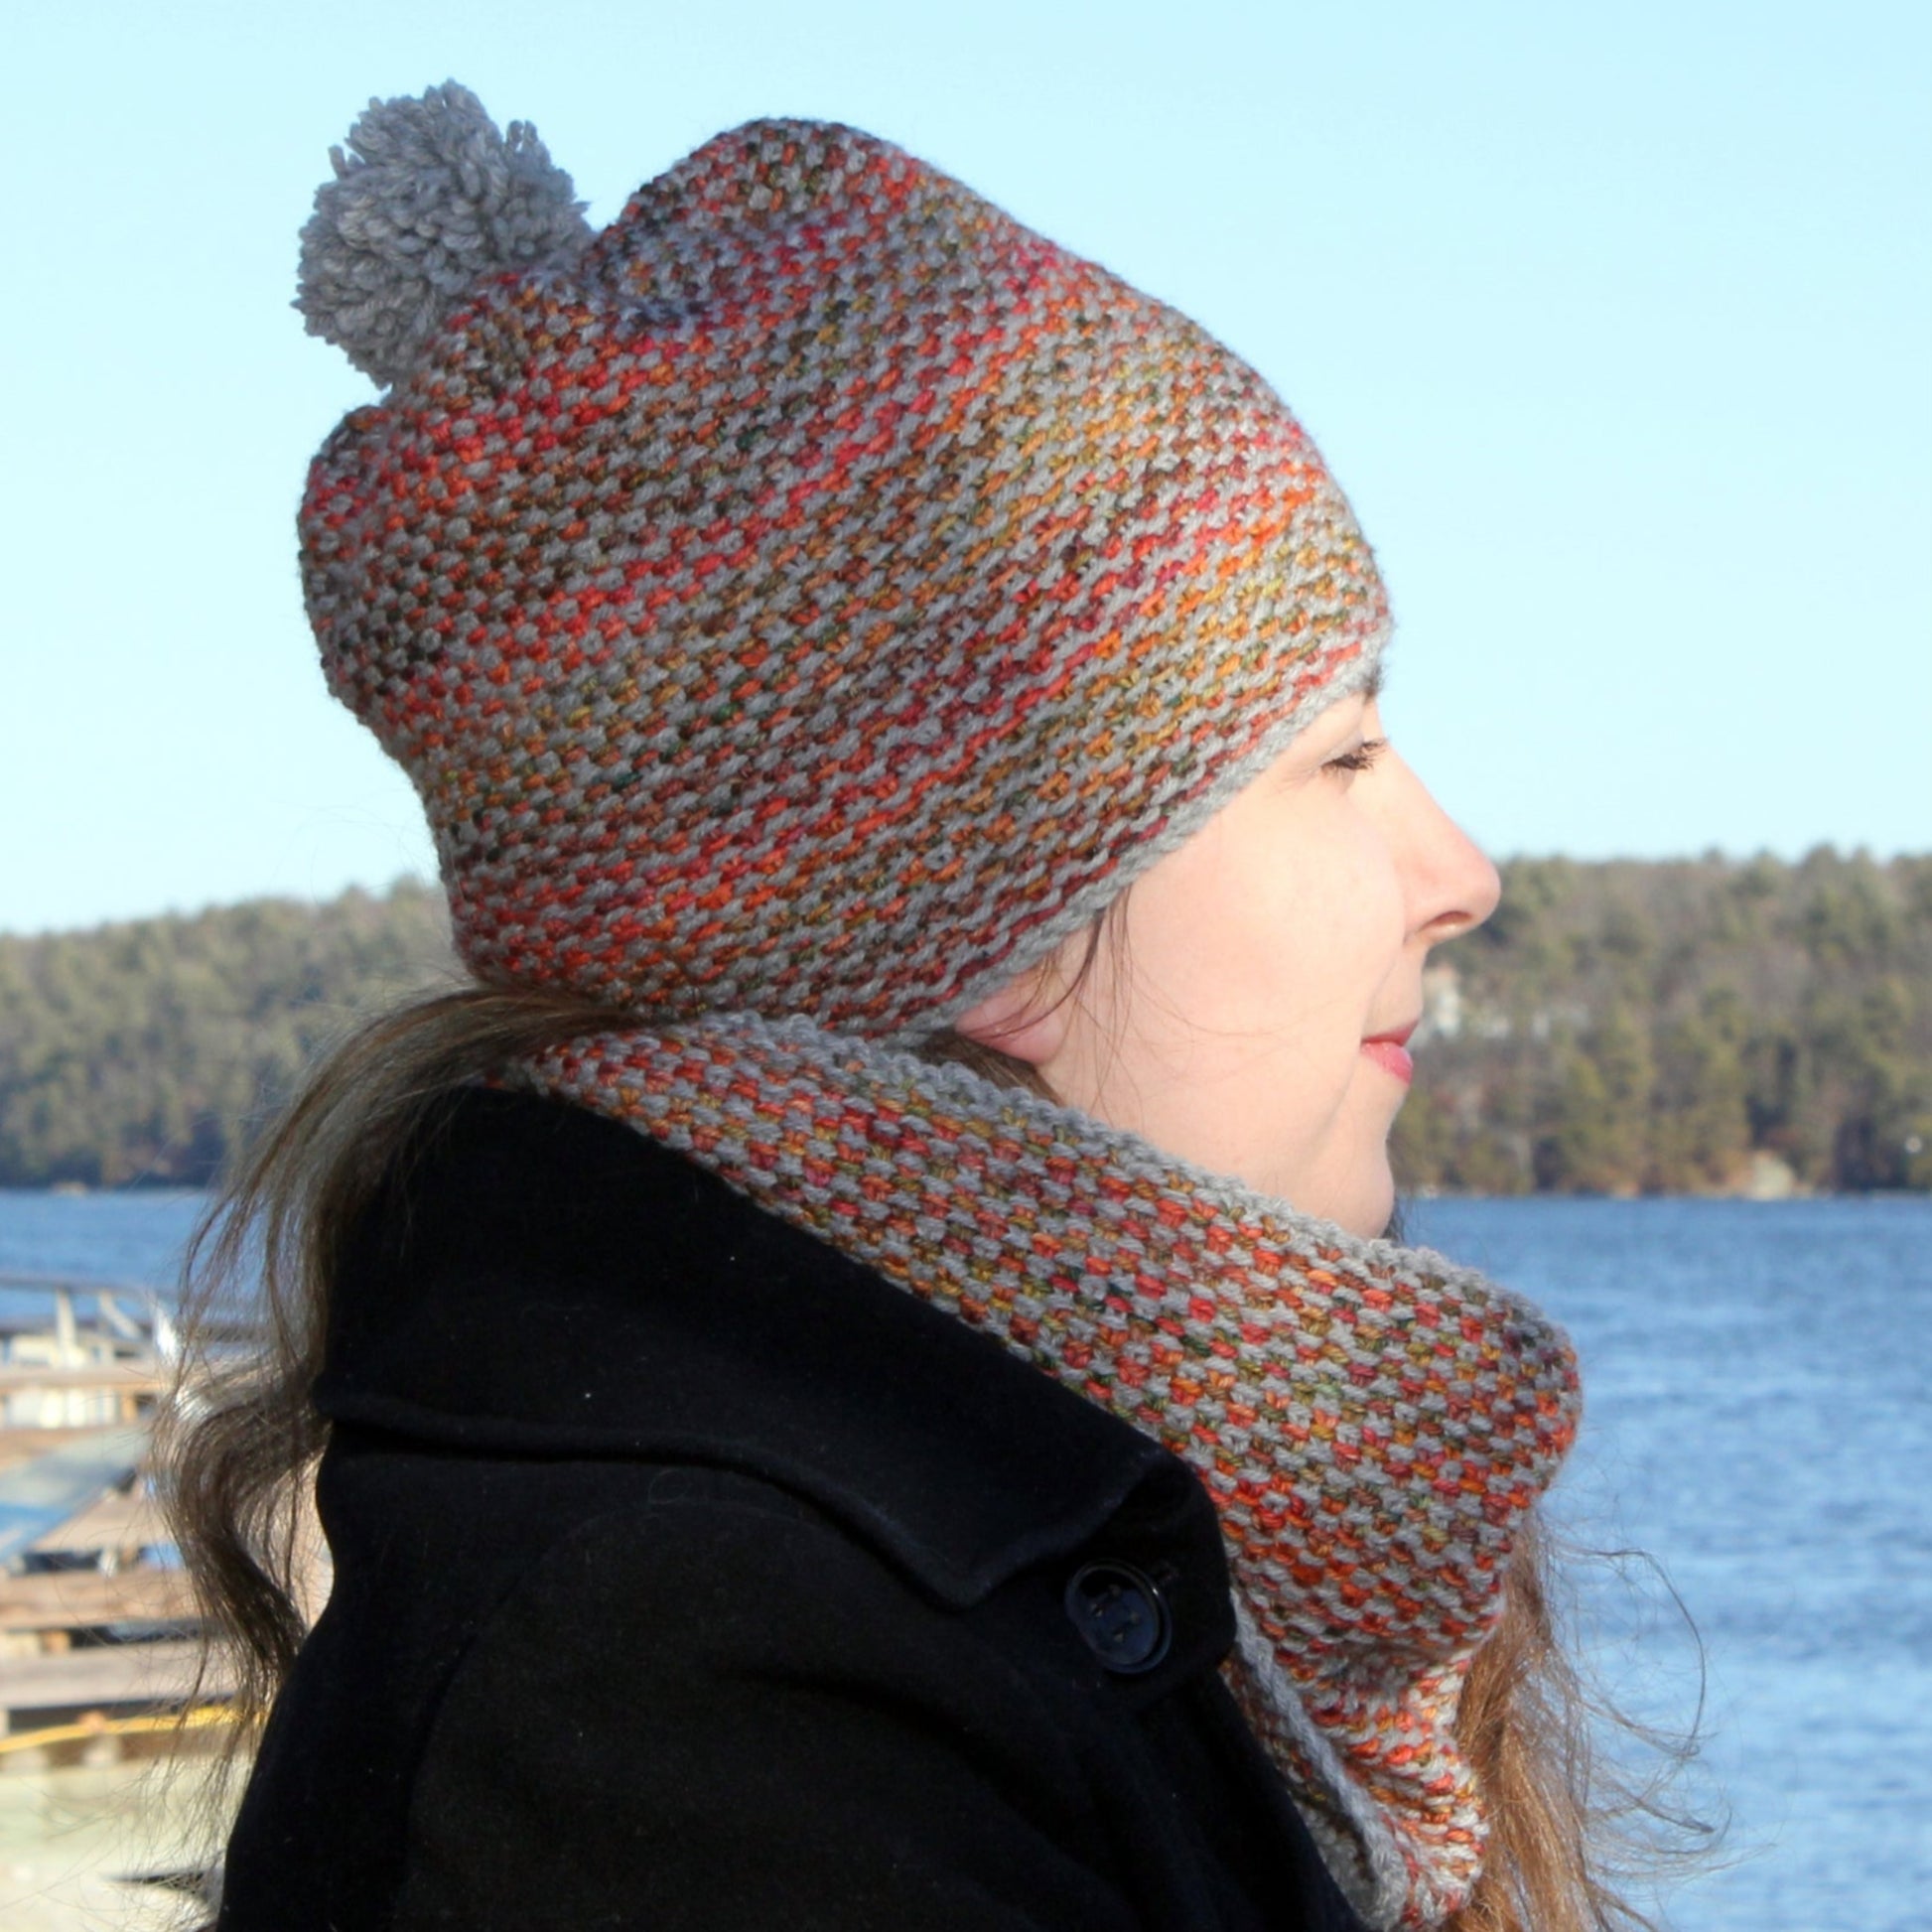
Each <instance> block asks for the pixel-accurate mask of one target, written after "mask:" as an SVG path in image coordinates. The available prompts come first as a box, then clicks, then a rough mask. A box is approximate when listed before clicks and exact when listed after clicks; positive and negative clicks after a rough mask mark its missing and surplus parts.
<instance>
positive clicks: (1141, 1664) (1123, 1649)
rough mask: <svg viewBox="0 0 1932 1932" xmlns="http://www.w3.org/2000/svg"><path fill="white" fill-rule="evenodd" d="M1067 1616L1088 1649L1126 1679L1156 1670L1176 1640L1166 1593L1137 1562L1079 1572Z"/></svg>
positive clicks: (1097, 1565) (1070, 1591)
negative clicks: (1163, 1596)
mask: <svg viewBox="0 0 1932 1932" xmlns="http://www.w3.org/2000/svg"><path fill="white" fill-rule="evenodd" d="M1066 1613H1067V1615H1068V1616H1070V1617H1071V1618H1072V1619H1073V1627H1074V1629H1076V1630H1077V1631H1079V1633H1080V1635H1081V1637H1082V1638H1083V1639H1084V1640H1085V1642H1086V1646H1087V1648H1088V1649H1089V1650H1091V1651H1092V1652H1093V1654H1094V1655H1095V1656H1096V1657H1098V1658H1099V1659H1100V1661H1101V1663H1102V1664H1104V1665H1105V1666H1106V1668H1107V1669H1108V1670H1110V1671H1113V1672H1114V1673H1115V1674H1116V1675H1117V1676H1120V1677H1138V1676H1139V1675H1140V1674H1141V1673H1142V1672H1143V1671H1150V1670H1152V1669H1154V1667H1155V1666H1156V1665H1157V1664H1158V1663H1160V1661H1161V1660H1162V1658H1164V1657H1165V1656H1166V1655H1167V1654H1168V1646H1169V1645H1170V1644H1171V1643H1173V1618H1172V1617H1171V1616H1169V1614H1168V1606H1167V1604H1166V1603H1164V1602H1163V1601H1162V1600H1161V1592H1160V1591H1159V1590H1158V1589H1156V1588H1155V1587H1154V1583H1153V1580H1152V1579H1151V1578H1149V1577H1147V1576H1145V1575H1144V1574H1143V1573H1142V1572H1140V1571H1138V1570H1136V1569H1135V1568H1134V1566H1133V1565H1132V1564H1131V1563H1090V1564H1088V1565H1086V1567H1085V1568H1084V1569H1081V1570H1078V1571H1075V1572H1074V1576H1073V1581H1072V1582H1071V1583H1070V1584H1068V1585H1067V1587H1066Z"/></svg>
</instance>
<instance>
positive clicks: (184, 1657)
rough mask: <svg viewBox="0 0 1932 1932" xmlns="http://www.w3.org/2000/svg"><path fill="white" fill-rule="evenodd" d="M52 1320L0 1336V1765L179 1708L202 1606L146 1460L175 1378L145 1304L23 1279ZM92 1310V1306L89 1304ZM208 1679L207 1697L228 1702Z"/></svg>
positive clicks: (164, 1328)
mask: <svg viewBox="0 0 1932 1932" xmlns="http://www.w3.org/2000/svg"><path fill="white" fill-rule="evenodd" d="M0 1285H5V1286H7V1287H15V1288H22V1287H24V1288H34V1289H43V1290H47V1291H50V1292H51V1293H52V1295H53V1297H54V1308H55V1317H54V1320H53V1322H52V1323H51V1324H48V1325H44V1326H22V1327H17V1328H14V1329H10V1330H6V1331H0V1770H4V1769H6V1768H9V1766H10V1764H11V1763H12V1762H14V1761H24V1759H25V1757H26V1756H27V1754H28V1753H29V1752H33V1753H34V1754H35V1755H36V1757H38V1758H41V1759H44V1758H45V1757H46V1756H47V1754H48V1753H47V1751H45V1750H41V1749H39V1748H38V1740H40V1739H42V1738H47V1739H50V1740H51V1739H57V1738H68V1737H69V1736H72V1735H75V1734H78V1735H82V1736H86V1737H88V1738H89V1739H90V1740H91V1742H92V1745H93V1747H94V1748H95V1749H98V1747H99V1744H100V1742H101V1741H103V1740H105V1739H106V1738H109V1737H113V1736H115V1735H117V1734H118V1733H120V1732H122V1731H127V1732H130V1733H131V1732H134V1731H137V1730H140V1729H142V1728H144V1727H145V1726H147V1725H150V1724H151V1723H152V1721H154V1720H156V1719H157V1718H161V1717H166V1716H172V1715H173V1714H176V1713H179V1712H180V1711H181V1710H182V1709H183V1707H184V1705H185V1704H186V1702H187V1700H188V1698H189V1696H190V1694H191V1689H192V1687H193V1685H194V1681H195V1668H196V1661H197V1658H198V1655H199V1644H198V1642H197V1638H198V1635H199V1632H200V1627H201V1626H200V1618H199V1612H198V1609H197V1606H196V1603H195V1598H194V1592H193V1590H192V1588H191V1587H190V1585H189V1581H188V1577H187V1574H186V1572H185V1571H184V1570H183V1569H182V1567H181V1564H180V1560H179V1557H178V1556H177V1554H176V1552H175V1549H174V1545H173V1543H172V1540H171V1538H170V1536H169V1531H168V1528H167V1524H166V1522H165V1521H164V1519H163V1517H162V1514H161V1510H160V1506H159V1504H158V1502H157V1500H156V1498H155V1494H154V1487H153V1482H152V1473H151V1470H150V1467H149V1449H150V1429H151V1425H152V1423H153V1421H154V1418H155V1417H156V1415H157V1414H158V1412H159V1409H160V1406H161V1404H162V1402H163V1401H164V1399H165V1398H166V1396H167V1393H168V1391H169V1389H170V1388H171V1386H172V1384H173V1380H174V1363H173V1360H172V1359H171V1357H172V1353H173V1346H174V1334H173V1329H172V1326H171V1324H170V1323H169V1322H168V1319H167V1316H166V1313H165V1311H162V1310H161V1308H160V1306H159V1304H158V1303H156V1302H155V1301H154V1299H153V1298H152V1297H151V1296H148V1297H145V1298H144V1292H143V1291H140V1290H129V1289H126V1288H125V1287H122V1286H118V1285H111V1284H110V1285H102V1284H88V1283H78V1282H73V1281H69V1280H49V1279H44V1278H29V1277H21V1276H18V1275H14V1276H4V1277H0ZM90 1302H91V1305H92V1306H91V1309H89V1306H88V1305H89V1303H90ZM228 1689H229V1686H228V1684H227V1683H226V1682H225V1681H224V1680H221V1679H216V1680H214V1681H211V1682H205V1683H204V1684H203V1686H202V1691H201V1696H202V1699H203V1701H204V1702H208V1701H215V1702H218V1700H219V1699H220V1698H221V1697H223V1696H225V1695H226V1693H227V1691H228Z"/></svg>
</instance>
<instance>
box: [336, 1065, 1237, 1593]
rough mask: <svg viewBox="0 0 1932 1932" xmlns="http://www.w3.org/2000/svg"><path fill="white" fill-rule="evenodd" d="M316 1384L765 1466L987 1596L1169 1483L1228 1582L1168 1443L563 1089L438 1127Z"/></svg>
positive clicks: (481, 1103)
mask: <svg viewBox="0 0 1932 1932" xmlns="http://www.w3.org/2000/svg"><path fill="white" fill-rule="evenodd" d="M316 1399H317V1403H318V1405H319V1407H320V1408H321V1409H322V1411H323V1413H324V1414H325V1415H327V1416H328V1417H330V1418H331V1419H332V1420H335V1421H339V1422H355V1423H360V1424H364V1425H367V1426H373V1427H378V1428H382V1429H385V1430H388V1431H390V1432H393V1433H397V1434H401V1435H403V1436H407V1437H412V1438H415V1439H418V1440H421V1441H425V1442H428V1443H433V1444H439V1445H443V1446H446V1447H450V1448H457V1449H468V1450H473V1451H482V1452H492V1451H494V1452H502V1453H509V1454H516V1455H527V1454H532V1453H537V1454H546V1455H559V1456H567V1455H585V1454H588V1455H605V1454H621V1455H632V1456H638V1457H642V1458H657V1457H663V1458H674V1459H678V1460H687V1461H698V1462H704V1463H711V1464H717V1465H720V1466H726V1467H733V1468H739V1469H743V1470H746V1471H748V1472H750V1473H754V1474H757V1475H759V1476H761V1477H764V1478H766V1479H768V1480H771V1481H775V1482H777V1483H780V1484H781V1485H783V1486H785V1487H787V1488H790V1489H792V1490H794V1491H795V1492H797V1493H799V1494H802V1495H804V1496H806V1497H808V1498H810V1499H811V1500H812V1501H813V1502H815V1503H817V1504H818V1505H819V1506H821V1507H823V1508H825V1509H827V1510H828V1512H830V1513H832V1514H834V1515H835V1516H837V1517H838V1518H839V1519H841V1520H842V1521H844V1522H846V1523H847V1524H848V1525H849V1526H850V1527H851V1528H852V1529H853V1530H854V1531H855V1532H856V1533H857V1534H859V1535H861V1536H863V1537H865V1538H866V1539H867V1540H868V1541H871V1542H873V1543H875V1544H876V1545H878V1546H880V1547H881V1548H883V1549H884V1550H885V1551H886V1552H887V1553H888V1554H889V1555H891V1556H892V1557H894V1558H895V1559H896V1560H897V1561H898V1562H899V1563H901V1564H902V1565H903V1566H904V1567H906V1568H907V1569H908V1570H910V1571H911V1572H912V1573H913V1574H914V1576H915V1577H917V1578H918V1580H919V1581H920V1582H921V1583H922V1584H923V1585H924V1587H926V1588H927V1589H928V1590H929V1591H931V1592H932V1593H933V1594H934V1595H936V1596H937V1597H939V1598H940V1599H941V1600H942V1601H947V1602H951V1603H954V1604H959V1605H966V1604H970V1603H973V1602H977V1601H979V1600H980V1599H981V1598H983V1597H984V1596H986V1595H987V1594H988V1593H989V1592H991V1591H992V1590H993V1589H995V1588H997V1587H999V1585H1001V1584H1002V1583H1004V1582H1006V1581H1007V1580H1008V1579H1009V1578H1011V1577H1013V1576H1014V1575H1016V1574H1017V1573H1018V1572H1019V1571H1021V1570H1022V1569H1024V1568H1026V1567H1027V1566H1029V1565H1031V1564H1033V1563H1035V1562H1038V1561H1040V1560H1042V1559H1044V1558H1047V1557H1050V1556H1052V1555H1055V1554H1058V1553H1060V1552H1063V1551H1070V1550H1072V1549H1073V1548H1075V1547H1076V1546H1077V1545H1079V1544H1080V1543H1082V1542H1083V1541H1085V1540H1086V1539H1087V1538H1089V1537H1090V1536H1092V1534H1093V1533H1094V1532H1095V1531H1096V1530H1097V1529H1099V1528H1100V1527H1101V1526H1102V1525H1103V1524H1104V1523H1106V1522H1107V1520H1108V1519H1109V1518H1110V1517H1112V1516H1113V1515H1114V1514H1115V1513H1116V1512H1117V1511H1119V1510H1120V1509H1121V1508H1122V1507H1123V1505H1124V1504H1126V1503H1127V1502H1128V1500H1129V1498H1130V1497H1136V1496H1137V1492H1145V1496H1146V1499H1147V1500H1148V1501H1150V1502H1153V1503H1156V1504H1157V1505H1158V1507H1159V1511H1160V1513H1161V1514H1162V1515H1163V1516H1166V1517H1168V1518H1169V1519H1170V1520H1172V1518H1173V1511H1174V1509H1175V1508H1176V1507H1178V1508H1179V1509H1180V1510H1181V1512H1182V1514H1183V1515H1196V1514H1197V1515H1198V1516H1199V1517H1200V1518H1201V1522H1200V1524H1199V1525H1198V1526H1192V1525H1190V1528H1194V1529H1195V1530H1196V1534H1197V1536H1198V1538H1199V1540H1200V1541H1201V1544H1202V1551H1203V1555H1204V1556H1205V1557H1206V1560H1207V1561H1208V1562H1209V1563H1210V1564H1212V1565H1213V1566H1214V1567H1215V1569H1216V1571H1217V1573H1218V1575H1219V1583H1218V1589H1219V1593H1220V1595H1221V1597H1222V1599H1223V1600H1224V1599H1225V1588H1226V1586H1225V1571H1224V1568H1222V1559H1221V1557H1220V1553H1219V1538H1218V1534H1217V1533H1216V1530H1215V1526H1214V1519H1213V1513H1212V1509H1211V1507H1210V1506H1209V1505H1208V1504H1207V1501H1206V1498H1205V1496H1204V1495H1202V1494H1201V1493H1200V1492H1199V1488H1198V1485H1197V1484H1196V1483H1195V1482H1194V1481H1193V1479H1192V1477H1191V1476H1190V1475H1189V1474H1188V1473H1187V1472H1186V1471H1185V1469H1184V1468H1183V1467H1182V1466H1181V1465H1180V1464H1179V1463H1178V1462H1177V1461H1175V1459H1174V1458H1173V1456H1171V1455H1170V1454H1169V1453H1168V1451H1167V1450H1165V1449H1162V1448H1161V1447H1160V1445H1158V1444H1157V1443H1155V1442H1154V1441H1152V1440H1151V1439H1150V1438H1148V1437H1145V1436H1143V1435H1142V1434H1140V1432H1139V1431H1137V1430H1135V1429H1133V1428H1132V1427H1131V1426H1129V1425H1128V1424H1126V1423H1124V1422H1122V1421H1120V1420H1119V1419H1117V1418H1115V1417H1113V1416H1110V1415H1108V1414H1107V1413H1105V1412H1104V1411H1103V1410H1101V1409H1099V1408H1098V1407H1096V1406H1094V1405H1093V1404H1091V1403H1088V1402H1085V1401H1083V1400H1082V1399H1081V1398H1080V1397H1078V1396H1077V1395H1074V1394H1073V1393H1071V1392H1070V1391H1068V1390H1067V1389H1065V1388H1063V1387H1062V1386H1060V1385H1059V1384H1058V1383H1056V1382H1053V1381H1051V1380H1050V1379H1049V1378H1047V1377H1046V1376H1044V1375H1042V1374H1040V1373H1039V1372H1038V1371H1037V1370H1035V1369H1034V1368H1032V1367H1031V1366H1029V1365H1028V1364H1027V1363H1025V1362H1024V1361H1022V1360H1020V1359H1018V1358H1017V1357H1015V1356H1013V1355H1011V1354H1009V1353H1008V1352H1007V1351H1006V1350H1005V1349H1004V1348H1003V1347H1001V1346H1000V1345H999V1344H998V1343H997V1342H995V1341H993V1340H992V1339H991V1338H989V1337H988V1336H985V1335H983V1334H980V1333H977V1332H976V1331H974V1330H973V1329H971V1328H969V1327H967V1326H966V1325H964V1324H963V1323H962V1322H960V1321H958V1320H957V1319H955V1318H954V1317H952V1316H950V1315H948V1314H944V1313H941V1312H938V1311H934V1310H933V1309H931V1308H928V1307H927V1306H925V1305H924V1304H923V1303H921V1302H920V1301H919V1300H918V1299H917V1298H915V1297H914V1296H911V1295H908V1294H906V1293H905V1292H904V1291H903V1290H901V1289H898V1288H896V1287H894V1286H893V1285H892V1284H890V1283H888V1282H886V1281H884V1280H883V1279H882V1278H880V1277H879V1276H877V1275H875V1274H873V1273H872V1272H871V1271H870V1270H868V1269H866V1268H865V1267H863V1266H861V1265H859V1264H858V1263H856V1262H853V1261H851V1260H849V1259H848V1258H846V1257H845V1256H842V1255H840V1254H838V1253H837V1252H835V1251H834V1250H832V1249H831V1248H829V1247H827V1246H825V1245H824V1244H823V1243H821V1242H819V1241H816V1240H814V1239H813V1238H812V1237H811V1236H809V1235H807V1234H804V1233H801V1232H799V1231H798V1230H796V1229H793V1228H791V1227H789V1226H787V1225H786V1224H784V1223H783V1222H780V1221H779V1220H777V1219H776V1218H774V1217H773V1216H771V1215H768V1214H766V1213H764V1212H762V1211H761V1210H760V1209H759V1208H757V1207H755V1206H754V1205H753V1204H752V1203H751V1202H750V1201H748V1200H746V1199H745V1198H743V1197H742V1196H741V1195H739V1194H737V1193H735V1192H734V1191H733V1190H732V1189H730V1188H729V1187H727V1186H726V1185H725V1183H724V1182H722V1181H721V1180H719V1179H717V1178H716V1177H715V1176H714V1175H712V1174H710V1173H706V1172H704V1171H702V1170H700V1169H699V1168H697V1167H695V1166H693V1165H692V1164H691V1163H689V1162H687V1161H685V1160H684V1159H683V1158H682V1157H680V1156H679V1155H676V1154H674V1153H672V1152H670V1151H668V1150H667V1149H664V1148H662V1147H660V1146H658V1145H656V1144H655V1143H653V1142H651V1141H649V1140H647V1139H645V1138H644V1137H643V1136H642V1135H640V1134H638V1133H636V1132H634V1131H633V1130H631V1129H629V1128H627V1127H623V1126H620V1125H618V1124H616V1123H614V1122H611V1121H608V1120H605V1119H602V1118H599V1117H597V1116H595V1115H592V1114H589V1113H586V1112H583V1111H581V1110H579V1109H576V1108H573V1107H569V1106H565V1105H562V1104H560V1103H558V1102H556V1101H552V1100H545V1099H538V1098H533V1097H530V1096H527V1095H521V1094H511V1093H498V1092H492V1091H485V1090H482V1089H479V1090H474V1091H470V1092H466V1093H465V1094H464V1095H462V1096H461V1097H460V1098H459V1099H458V1100H457V1101H456V1102H455V1103H454V1104H453V1105H452V1106H451V1107H450V1108H449V1110H448V1111H447V1113H445V1114H444V1115H443V1116H442V1117H440V1118H439V1120H438V1121H437V1123H436V1125H435V1127H434V1128H433V1130H431V1131H430V1132H428V1133H427V1134H426V1135H425V1136H424V1137H423V1138H422V1139H421V1140H420V1141H419V1143H418V1144H417V1146H416V1148H415V1150H414V1152H413V1154H412V1157H411V1159H410V1160H409V1162H408V1163H406V1164H405V1165H404V1167H403V1169H402V1170H401V1172H400V1174H399V1177H398V1178H397V1179H395V1180H393V1181H392V1182H391V1183H390V1184H389V1186H388V1187H387V1188H386V1190H385V1191H384V1192H383V1193H382V1195H381V1196H380V1197H379V1198H378V1200H377V1201H376V1202H375V1204H374V1206H373V1207H372V1209H371V1211H370V1212H369V1213H368V1214H367V1215H366V1216H365V1217H364V1219H363V1221H362V1222H361V1224H360V1225H359V1227H358V1228H357V1230H356V1232H355V1234H354V1236H353V1237H352V1238H351V1240H350V1241H349V1242H348V1244H347V1245H346V1248H345V1254H344V1258H343V1262H342V1265H341V1267H340V1269H339V1271H338V1279H337V1283H336V1288H335V1296H334V1302H333V1307H332V1311H331V1316H330V1327H329V1334H328V1346H327V1366H326V1369H325V1373H324V1374H323V1376H322V1378H321V1379H320V1381H319V1383H318V1385H317V1389H316ZM1176 1485H1179V1488H1177V1487H1176ZM1183 1490H1184V1491H1190V1492H1192V1497H1193V1499H1194V1500H1195V1501H1196V1502H1197V1504H1198V1508H1197V1509H1188V1508H1187V1507H1186V1500H1187V1499H1186V1497H1185V1495H1183V1494H1182V1491H1183ZM1189 1540H1190V1541H1193V1540H1195V1538H1194V1537H1190V1538H1189ZM1210 1544H1211V1546H1212V1547H1211V1550H1210V1549H1209V1548H1208V1546H1209V1545H1210Z"/></svg>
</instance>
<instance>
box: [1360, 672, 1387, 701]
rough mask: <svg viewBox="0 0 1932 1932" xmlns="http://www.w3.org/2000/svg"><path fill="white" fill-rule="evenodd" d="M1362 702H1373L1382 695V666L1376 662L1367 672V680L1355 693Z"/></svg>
mask: <svg viewBox="0 0 1932 1932" xmlns="http://www.w3.org/2000/svg"><path fill="white" fill-rule="evenodd" d="M1355 695H1356V696H1357V697H1359V698H1360V699H1361V701H1362V702H1363V703H1364V704H1373V703H1374V702H1375V700H1376V699H1377V698H1379V697H1380V696H1381V695H1382V666H1381V665H1380V664H1377V665H1376V667H1375V668H1374V670H1372V671H1370V672H1369V674H1368V681H1367V682H1366V683H1365V684H1364V685H1363V686H1362V688H1361V690H1360V691H1358V692H1357V693H1356V694H1355Z"/></svg>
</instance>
